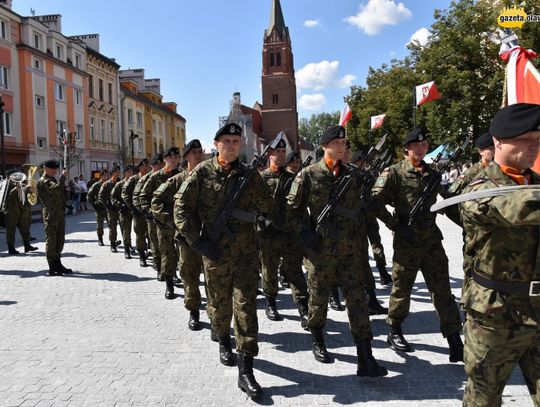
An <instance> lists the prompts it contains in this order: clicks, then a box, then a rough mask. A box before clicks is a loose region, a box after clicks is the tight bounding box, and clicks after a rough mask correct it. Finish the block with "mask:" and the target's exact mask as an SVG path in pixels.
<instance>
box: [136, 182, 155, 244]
mask: <svg viewBox="0 0 540 407" xmlns="http://www.w3.org/2000/svg"><path fill="white" fill-rule="evenodd" d="M150 175H152V172H148V173H146V174H144V175H143V176H142V177H140V178H139V180H138V181H137V184H136V185H135V188H133V206H134V207H135V208H137V210H138V211H139V212H140V213H141V217H142V218H144V223H141V224H140V232H141V234H137V248H138V247H139V243H141V244H142V242H140V241H139V239H142V232H143V230H144V247H145V249H146V248H147V247H148V244H147V239H150V227H152V226H153V227H154V233H155V226H156V225H155V224H154V222H152V221H151V220H148V219H146V217H145V216H144V211H143V208H142V206H141V191H142V188H143V187H144V184H146V181H148V178H150ZM136 225H137V224H136ZM143 225H144V227H143ZM135 233H137V231H136V230H135ZM150 243H151V242H150ZM152 250H154V249H153V248H152ZM158 253H159V249H158Z"/></svg>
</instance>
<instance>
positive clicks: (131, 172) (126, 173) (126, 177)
mask: <svg viewBox="0 0 540 407" xmlns="http://www.w3.org/2000/svg"><path fill="white" fill-rule="evenodd" d="M132 175H133V171H132V170H129V171H126V172H124V178H125V179H128V178H129V177H131V176H132Z"/></svg>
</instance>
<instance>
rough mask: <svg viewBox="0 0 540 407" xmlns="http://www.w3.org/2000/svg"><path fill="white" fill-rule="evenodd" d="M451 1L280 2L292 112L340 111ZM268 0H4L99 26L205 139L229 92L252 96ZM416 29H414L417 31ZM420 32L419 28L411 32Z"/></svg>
mask: <svg viewBox="0 0 540 407" xmlns="http://www.w3.org/2000/svg"><path fill="white" fill-rule="evenodd" d="M449 4H450V0H431V1H425V0H423V1H422V0H410V1H407V0H405V1H402V2H400V1H396V0H394V1H392V0H362V1H358V0H337V1H333V2H330V1H328V0H281V7H282V9H283V15H284V18H285V24H286V25H287V26H288V27H289V32H290V34H291V38H292V45H293V54H294V61H295V70H296V81H297V86H298V101H299V117H309V116H310V115H311V114H313V113H319V112H323V111H336V110H340V111H341V110H342V109H343V97H344V96H346V95H348V93H349V88H350V85H362V84H364V82H365V77H366V74H367V71H368V67H369V66H373V67H379V66H380V65H381V64H382V63H385V62H386V63H387V62H389V61H390V59H391V58H393V57H396V58H400V57H403V56H404V55H406V54H407V49H406V44H407V43H408V42H409V40H410V38H411V36H413V35H415V33H416V38H418V39H419V40H420V41H423V40H425V38H426V34H427V31H426V30H425V29H429V27H430V26H431V24H432V23H433V11H434V9H444V8H447V7H448V5H449ZM271 6H272V0H226V1H224V0H206V1H204V0H203V1H201V0H199V1H194V0H177V1H173V0H154V1H152V2H148V1H141V0H93V1H88V0H47V1H44V0H13V10H14V11H16V12H17V13H19V14H21V15H24V16H28V15H30V8H33V9H34V10H35V11H36V15H42V14H61V15H62V33H63V34H64V35H68V36H69V35H76V34H90V33H98V34H100V47H101V48H100V52H101V53H102V54H104V55H106V56H108V57H110V58H115V59H116V61H117V62H118V63H119V64H120V65H121V66H122V69H127V68H144V69H145V74H146V78H161V93H162V94H163V96H164V101H173V102H176V103H177V104H178V109H179V110H178V111H179V113H180V114H181V115H182V116H184V117H185V118H186V120H187V124H186V130H187V138H188V141H189V140H190V139H192V138H199V139H201V140H202V141H203V143H204V144H205V146H209V145H210V144H211V141H212V139H213V135H214V133H215V132H216V130H217V127H218V116H222V115H226V114H227V113H228V110H229V103H230V100H231V98H232V94H233V92H235V91H238V92H241V96H242V103H243V104H245V105H247V106H252V105H253V104H254V103H255V102H256V101H261V88H260V82H261V65H262V61H261V58H262V57H261V53H262V39H263V34H264V30H265V29H266V28H267V27H268V23H269V18H270V10H271ZM105 10H108V12H107V13H105ZM422 29H423V30H422ZM419 30H420V31H419Z"/></svg>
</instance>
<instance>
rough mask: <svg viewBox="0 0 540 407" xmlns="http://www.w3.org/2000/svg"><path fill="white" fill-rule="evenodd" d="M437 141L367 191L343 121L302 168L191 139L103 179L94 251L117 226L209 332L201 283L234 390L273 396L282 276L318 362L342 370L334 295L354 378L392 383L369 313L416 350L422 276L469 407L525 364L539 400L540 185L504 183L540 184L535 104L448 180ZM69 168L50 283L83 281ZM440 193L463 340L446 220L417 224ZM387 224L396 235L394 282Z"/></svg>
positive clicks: (234, 137) (503, 123) (413, 150)
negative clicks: (409, 327) (383, 239)
mask: <svg viewBox="0 0 540 407" xmlns="http://www.w3.org/2000/svg"><path fill="white" fill-rule="evenodd" d="M429 136H430V135H429V133H428V132H427V131H426V130H425V129H420V128H417V129H413V130H412V131H411V132H410V133H409V134H408V135H407V136H406V137H405V138H404V140H403V143H402V148H403V150H402V153H403V159H400V160H399V161H398V162H397V163H395V164H393V165H391V166H389V167H387V168H385V169H384V170H383V171H382V172H381V173H380V174H379V176H378V177H377V178H376V181H375V182H374V185H373V187H372V188H369V189H368V191H366V188H365V182H366V178H365V177H364V176H363V173H364V172H365V171H367V170H368V169H369V167H370V165H372V163H371V162H369V160H368V159H367V158H366V157H367V156H369V154H368V155H366V154H365V152H362V151H357V152H352V151H351V150H350V145H349V143H348V140H347V137H346V132H345V128H344V127H342V126H333V127H330V128H329V129H327V130H326V131H325V132H324V134H323V135H322V138H321V142H320V143H321V146H322V151H323V155H322V157H321V159H320V160H319V161H317V162H316V163H314V164H312V165H309V166H307V167H305V168H301V166H302V161H301V160H300V156H299V154H298V153H295V152H292V153H290V154H289V155H287V150H286V147H287V146H286V143H285V142H284V140H281V139H276V140H275V143H273V144H272V148H270V149H269V152H268V168H266V169H257V168H252V167H251V166H249V165H247V164H245V163H242V162H241V161H240V160H239V154H240V149H241V146H242V143H241V138H242V128H241V127H240V126H238V125H237V124H235V123H227V124H226V125H225V126H223V127H222V128H220V129H219V130H218V132H217V133H216V135H215V138H214V145H215V147H216V150H217V155H215V156H214V157H212V158H210V159H207V160H203V150H202V146H201V143H200V142H199V140H192V141H190V142H189V143H187V145H186V146H185V148H184V149H183V151H181V152H180V150H179V149H178V148H176V147H171V148H169V149H168V150H167V151H166V152H165V153H164V154H163V155H159V154H158V155H156V156H154V157H153V158H152V159H151V160H147V159H144V160H141V161H140V162H139V163H138V164H137V166H135V167H133V166H130V165H128V166H126V167H125V168H123V169H121V168H120V167H114V168H111V169H110V171H107V170H103V171H101V174H100V178H99V181H97V182H95V183H94V184H93V185H92V186H91V187H90V188H89V189H88V193H87V199H88V201H89V202H90V203H91V204H92V206H93V208H94V210H95V213H96V224H97V227H96V231H97V237H98V244H99V245H100V246H105V244H106V242H104V222H107V224H108V228H109V230H108V233H109V234H108V244H109V248H110V251H111V252H113V253H117V252H118V249H119V248H120V247H122V248H123V252H124V257H125V258H126V259H127V260H131V259H132V258H133V257H137V258H138V260H139V265H140V266H141V267H148V266H149V265H152V267H154V269H155V270H156V277H157V279H158V280H159V281H162V282H164V283H165V284H164V285H165V298H166V299H168V300H172V299H174V298H176V296H175V285H176V286H178V285H179V284H180V283H181V284H182V285H183V289H184V306H185V308H186V310H187V311H188V312H189V314H190V318H189V322H188V328H189V329H190V330H194V331H196V330H200V329H201V328H202V327H201V324H200V321H199V319H200V313H199V310H200V308H201V296H202V295H201V292H200V276H201V274H202V275H203V276H204V289H205V290H206V298H207V307H206V311H207V314H208V317H209V319H210V321H211V332H210V334H211V338H212V340H214V341H216V342H218V344H219V346H218V350H219V360H220V362H221V363H222V364H223V365H226V366H233V365H238V370H239V372H238V386H239V388H240V389H241V390H242V391H244V392H246V393H247V394H248V396H249V397H251V398H253V399H259V398H260V397H261V396H262V392H263V391H262V388H261V386H260V385H259V383H258V382H257V381H256V379H255V376H254V373H253V363H254V358H255V357H256V356H257V355H258V350H259V348H258V323H257V313H256V297H257V292H258V286H259V279H260V280H261V283H260V284H261V286H262V294H263V295H264V296H265V299H266V307H265V308H266V309H265V315H266V317H267V318H268V319H270V320H272V321H278V320H280V319H281V315H280V313H279V310H278V308H277V302H276V297H277V295H278V283H279V275H280V274H281V276H282V279H283V280H284V281H285V282H286V284H287V286H288V287H290V289H291V294H292V298H293V300H294V302H295V303H296V305H297V307H298V313H299V316H300V328H301V329H305V330H307V331H309V332H310V334H311V338H312V353H313V357H314V358H315V359H316V360H317V361H319V362H321V363H332V361H333V358H332V355H331V353H330V352H329V351H328V350H327V348H326V345H325V332H324V330H325V324H326V320H327V308H328V305H329V301H330V305H331V306H332V307H333V308H336V309H344V308H345V309H346V310H347V313H348V318H349V327H350V331H351V334H352V337H353V339H354V342H355V345H356V349H357V371H356V373H357V375H358V376H368V377H381V376H385V375H387V373H388V371H387V369H386V368H385V367H384V366H383V365H382V364H381V363H379V362H378V361H377V359H376V358H375V357H374V355H373V351H372V348H371V340H372V337H373V336H372V333H371V328H370V320H369V316H370V315H373V314H387V317H386V322H387V324H388V336H387V342H388V344H389V345H390V347H391V348H392V349H394V350H395V351H396V352H410V351H411V350H412V346H411V345H410V344H409V343H408V342H407V340H406V338H405V334H404V329H403V326H404V322H405V320H406V318H407V316H408V314H409V308H410V301H411V295H412V290H413V285H414V282H415V279H416V275H417V273H418V270H420V271H421V272H422V274H423V276H424V280H425V282H426V285H427V287H428V289H429V291H430V294H431V298H432V302H433V304H434V307H435V309H436V311H437V314H438V316H439V319H440V331H441V334H442V335H443V336H444V337H445V338H446V339H447V341H448V348H449V361H450V362H451V363H458V362H464V364H465V373H466V375H467V384H466V387H465V394H464V405H466V406H473V405H474V406H496V405H500V404H501V402H502V401H501V400H502V399H501V397H502V392H503V389H504V387H505V385H506V383H507V382H508V380H509V377H510V374H511V372H512V370H513V369H514V367H515V366H516V365H519V366H520V367H521V369H522V372H523V375H524V377H525V382H526V384H527V386H528V388H529V391H530V393H531V396H532V397H533V400H534V402H535V405H540V359H539V357H538V355H540V339H539V338H540V332H539V322H540V321H539V318H538V315H540V313H539V311H540V309H539V307H540V305H539V304H540V303H539V302H538V301H537V299H538V298H540V283H539V282H538V280H540V274H539V272H538V270H539V269H540V267H539V264H538V261H539V260H538V245H539V240H540V236H539V234H538V225H540V211H539V209H540V208H539V206H538V203H539V202H540V190H539V189H534V188H520V189H516V188H514V189H513V190H512V192H508V193H501V190H500V189H499V188H500V187H501V186H524V185H529V184H540V178H539V176H538V174H536V173H534V172H533V171H531V169H530V168H531V167H532V165H533V163H534V161H535V159H536V157H537V155H538V152H539V141H540V106H538V105H530V104H517V105H512V106H508V107H506V108H503V109H501V110H500V111H499V112H498V113H497V114H496V115H495V116H494V118H493V120H492V122H491V127H490V129H489V132H488V133H485V134H483V135H482V136H480V137H478V138H477V139H476V140H475V146H476V148H477V151H478V154H479V155H480V157H481V160H480V161H479V162H478V163H476V164H474V165H472V166H470V167H469V168H467V169H466V170H464V171H462V172H461V173H460V174H458V171H457V167H456V166H454V167H453V168H451V170H450V171H448V174H441V173H440V172H439V171H437V170H436V169H434V168H432V167H430V166H429V165H428V164H426V163H425V162H424V160H423V159H424V157H425V156H426V154H427V151H428V149H429V141H428V140H429ZM58 167H59V164H58V162H56V161H52V160H51V161H47V162H45V163H44V171H45V174H44V175H43V177H42V178H41V179H40V181H39V182H38V185H37V192H38V197H39V200H40V201H41V203H42V205H43V219H44V225H45V232H46V236H47V242H46V253H47V260H48V262H49V274H50V275H63V274H66V273H71V272H72V271H71V270H70V269H68V268H66V267H64V266H63V265H62V262H61V252H62V246H63V238H64V214H65V211H64V202H65V197H64V190H65V185H66V176H67V171H63V172H62V175H61V176H60V178H59V179H58V180H57V179H56V177H55V175H56V172H57V169H58ZM259 170H261V171H259ZM432 180H436V181H437V183H438V182H439V181H441V183H440V185H439V188H438V189H435V190H429V189H427V186H428V185H429V184H430V183H431V181H432ZM82 181H83V182H84V179H83V180H82ZM445 181H448V182H445ZM75 183H77V185H80V183H81V179H79V180H77V182H76V181H75V180H73V185H75ZM70 184H71V182H70ZM82 191H84V188H83V187H82V186H81V189H80V192H81V193H82ZM426 191H428V192H429V194H430V195H429V196H427V197H426V196H423V195H425V194H426ZM505 192H506V191H505ZM468 193H470V194H472V196H470V195H469V194H468ZM438 194H441V195H442V196H443V197H444V198H449V197H458V196H462V197H463V202H461V203H460V204H459V207H458V206H456V205H453V206H448V207H446V208H445V209H444V212H445V214H446V215H447V216H448V217H449V218H450V219H452V220H453V221H454V222H456V223H457V224H458V225H460V226H462V227H463V236H464V264H463V269H464V283H463V292H462V297H461V301H460V302H461V307H462V309H463V310H464V311H465V314H466V321H465V325H464V331H465V344H463V342H462V339H461V333H462V331H463V323H462V319H461V314H460V312H459V308H458V304H457V303H456V301H455V298H454V296H453V295H452V293H451V289H450V282H449V270H448V258H447V256H446V254H445V251H444V248H443V245H442V243H441V241H442V239H443V231H441V230H440V229H439V228H438V227H437V224H436V216H437V213H436V212H430V211H424V212H422V213H420V215H419V216H418V217H417V218H414V219H412V218H411V216H410V215H411V210H412V209H413V207H414V206H415V204H416V203H417V202H418V201H419V199H421V198H422V199H426V198H427V203H428V205H427V207H428V208H429V207H430V206H431V205H432V204H434V203H435V202H436V201H437V196H438ZM462 194H467V195H462ZM75 199H77V198H75ZM81 205H82V199H81ZM389 208H391V210H392V211H389V210H388V209H389ZM322 214H325V216H322ZM377 219H378V220H380V221H381V222H382V223H384V225H385V226H386V227H387V228H388V229H390V230H391V231H393V249H394V250H393V252H394V256H393V264H392V274H391V275H390V274H389V273H388V272H387V269H386V259H385V255H384V249H383V248H382V245H381V243H380V235H379V230H378V228H379V226H378V221H377ZM118 225H119V226H120V233H121V237H122V239H121V240H120V239H118V237H119V236H118V234H117V227H118ZM132 231H134V234H135V236H136V239H135V242H134V244H133V242H132V240H131V235H132ZM23 238H24V236H23ZM368 244H371V246H372V251H373V254H374V259H375V260H376V266H377V269H378V272H379V277H380V281H381V283H382V284H385V285H390V284H391V285H392V289H391V294H390V302H389V307H388V309H387V308H384V307H382V306H381V304H380V303H379V301H378V300H377V296H376V292H375V278H374V276H373V273H372V270H371V268H370V265H369V262H368V259H369V257H368ZM8 245H9V241H8ZM26 245H27V241H25V250H26V247H27V246H26ZM9 247H11V246H9ZM10 250H11V249H10ZM29 250H31V249H29ZM304 269H305V271H306V273H304ZM306 274H307V278H306ZM338 289H339V290H341V291H342V293H343V295H344V297H345V307H344V308H343V305H341V302H340V299H339V297H338V295H339V290H338ZM231 321H234V335H235V340H236V341H235V342H236V354H235V353H234V352H233V350H232V343H231V338H230V335H229V331H230V328H231Z"/></svg>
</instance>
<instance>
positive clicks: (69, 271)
mask: <svg viewBox="0 0 540 407" xmlns="http://www.w3.org/2000/svg"><path fill="white" fill-rule="evenodd" d="M58 267H59V268H60V270H62V274H71V273H73V270H71V269H68V268H67V267H64V265H63V264H62V260H60V259H58Z"/></svg>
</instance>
